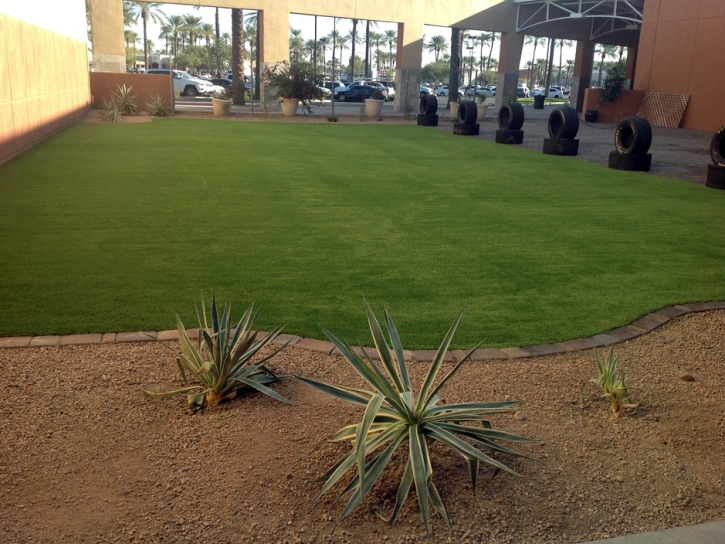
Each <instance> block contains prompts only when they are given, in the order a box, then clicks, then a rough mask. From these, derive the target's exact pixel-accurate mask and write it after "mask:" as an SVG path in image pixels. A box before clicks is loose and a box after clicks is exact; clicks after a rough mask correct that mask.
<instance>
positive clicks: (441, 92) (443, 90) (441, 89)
mask: <svg viewBox="0 0 725 544" xmlns="http://www.w3.org/2000/svg"><path fill="white" fill-rule="evenodd" d="M433 92H434V93H435V95H436V96H448V85H438V87H436V88H434V89H433Z"/></svg>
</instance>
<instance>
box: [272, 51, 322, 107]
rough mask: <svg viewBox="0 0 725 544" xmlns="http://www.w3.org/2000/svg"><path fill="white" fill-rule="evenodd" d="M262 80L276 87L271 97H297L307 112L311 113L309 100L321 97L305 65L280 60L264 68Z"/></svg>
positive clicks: (312, 75)
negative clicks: (291, 64)
mask: <svg viewBox="0 0 725 544" xmlns="http://www.w3.org/2000/svg"><path fill="white" fill-rule="evenodd" d="M262 77H263V79H264V82H265V83H266V84H267V85H269V86H270V87H272V88H273V89H276V90H275V92H274V95H273V98H275V99H278V98H297V99H299V101H300V102H301V103H302V105H303V106H304V108H305V111H306V112H307V113H312V109H311V108H310V106H309V104H308V103H309V102H310V101H312V100H321V99H322V98H323V94H322V90H320V89H319V88H318V87H317V85H316V84H315V82H314V74H313V73H312V70H310V69H309V68H308V67H307V66H306V65H303V64H297V65H294V66H290V65H289V63H287V62H280V63H278V64H275V65H274V66H272V67H267V68H265V69H264V73H263V75H262Z"/></svg>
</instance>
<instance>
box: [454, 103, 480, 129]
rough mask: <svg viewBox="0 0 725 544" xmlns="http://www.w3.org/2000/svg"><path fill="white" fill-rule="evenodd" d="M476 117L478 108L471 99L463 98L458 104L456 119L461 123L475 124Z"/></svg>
mask: <svg viewBox="0 0 725 544" xmlns="http://www.w3.org/2000/svg"><path fill="white" fill-rule="evenodd" d="M476 117H478V108H476V103H475V102H474V101H473V100H464V101H463V102H461V105H460V106H458V119H459V120H460V122H461V123H460V124H462V125H475V124H476Z"/></svg>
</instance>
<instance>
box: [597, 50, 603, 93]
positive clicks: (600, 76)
mask: <svg viewBox="0 0 725 544" xmlns="http://www.w3.org/2000/svg"><path fill="white" fill-rule="evenodd" d="M602 68H604V53H602V62H600V63H599V83H598V84H597V87H601V86H602Z"/></svg>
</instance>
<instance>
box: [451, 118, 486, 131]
mask: <svg viewBox="0 0 725 544" xmlns="http://www.w3.org/2000/svg"><path fill="white" fill-rule="evenodd" d="M473 119H474V120H475V119H476V116H475V115H474V116H473ZM480 128H481V125H479V124H478V123H473V124H472V125H471V124H466V123H453V134H458V135H459V136H478V134H479V131H480Z"/></svg>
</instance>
